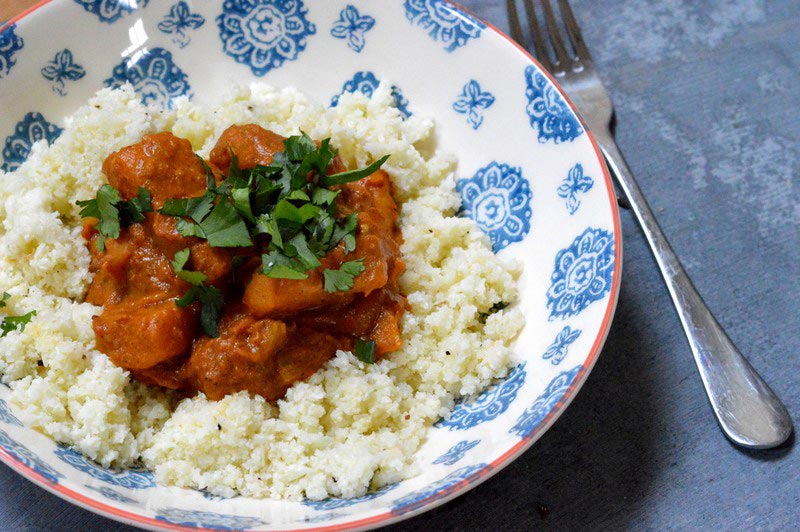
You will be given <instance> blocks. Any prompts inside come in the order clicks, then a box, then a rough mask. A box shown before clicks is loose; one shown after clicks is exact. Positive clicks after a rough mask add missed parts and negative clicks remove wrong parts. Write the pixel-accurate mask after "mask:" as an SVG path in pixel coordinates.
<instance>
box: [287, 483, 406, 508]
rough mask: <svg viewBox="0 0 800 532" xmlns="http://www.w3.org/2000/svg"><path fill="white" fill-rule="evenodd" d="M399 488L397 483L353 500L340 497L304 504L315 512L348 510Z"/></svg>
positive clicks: (305, 501)
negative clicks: (349, 507)
mask: <svg viewBox="0 0 800 532" xmlns="http://www.w3.org/2000/svg"><path fill="white" fill-rule="evenodd" d="M397 486H398V484H397V483H394V484H388V485H386V486H383V487H381V488H378V489H376V490H375V491H370V492H369V493H365V494H364V495H362V496H361V497H353V498H352V499H340V498H338V497H329V498H327V499H323V500H321V501H309V500H304V501H302V502H303V504H304V505H305V506H310V507H312V508H314V509H315V510H320V511H321V510H338V509H339V508H346V507H348V506H353V505H354V504H358V503H361V502H365V501H371V500H372V499H377V498H378V497H380V496H381V495H383V494H384V493H387V492H390V491H392V490H393V489H395V488H396V487H397Z"/></svg>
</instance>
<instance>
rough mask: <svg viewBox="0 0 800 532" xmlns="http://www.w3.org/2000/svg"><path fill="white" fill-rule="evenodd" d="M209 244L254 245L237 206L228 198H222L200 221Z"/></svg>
mask: <svg viewBox="0 0 800 532" xmlns="http://www.w3.org/2000/svg"><path fill="white" fill-rule="evenodd" d="M200 228H201V229H202V230H203V233H205V237H206V239H208V243H209V245H211V246H213V247H222V248H232V247H247V246H252V245H253V240H252V239H251V238H250V232H249V231H248V230H247V226H246V225H245V223H244V220H243V219H242V217H241V215H240V214H239V212H238V211H237V210H236V207H234V206H233V203H231V201H230V200H228V199H227V198H220V200H219V201H218V202H217V204H216V205H215V206H214V208H213V209H212V210H211V212H210V213H209V215H208V216H206V218H205V219H204V220H203V221H202V222H200Z"/></svg>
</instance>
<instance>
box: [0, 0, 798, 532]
mask: <svg viewBox="0 0 800 532" xmlns="http://www.w3.org/2000/svg"><path fill="white" fill-rule="evenodd" d="M0 1H2V2H4V3H6V4H7V3H8V2H7V0H0ZM24 1H27V0H23V2H24ZM462 3H463V4H464V5H466V6H467V7H470V8H471V9H472V10H474V11H475V12H476V13H477V14H478V15H479V16H480V17H482V18H484V19H486V20H489V21H491V22H492V23H494V24H495V25H497V26H499V27H500V28H501V29H503V30H506V29H507V21H506V16H505V1H504V0H462ZM573 7H574V8H575V11H576V15H577V17H578V19H579V22H580V24H581V25H582V27H583V29H584V33H585V37H586V40H587V43H588V45H589V48H590V49H591V51H592V54H593V56H594V58H595V62H596V63H597V66H598V69H599V70H600V72H601V73H602V74H603V77H604V79H605V80H606V82H607V85H608V88H609V90H610V92H611V94H612V97H613V98H614V101H615V103H616V105H617V111H618V135H617V138H618V140H619V144H620V146H621V147H622V150H623V151H624V152H625V154H626V156H627V158H628V162H629V163H630V166H631V168H632V169H633V171H634V173H635V174H636V175H637V176H638V178H639V180H640V183H641V185H642V188H643V189H644V191H645V193H646V195H647V196H648V198H649V199H650V202H651V204H652V206H653V208H654V209H655V210H656V211H657V214H658V216H659V220H660V222H661V224H662V226H663V228H664V230H665V232H666V233H667V235H668V236H669V238H670V240H671V241H672V244H673V246H674V247H675V249H676V251H677V252H678V254H679V255H680V257H681V258H682V259H683V262H684V264H685V265H686V267H687V269H688V270H689V272H690V274H691V276H692V277H693V279H694V281H695V284H696V285H697V287H698V289H699V290H700V292H701V293H702V294H703V295H704V296H705V298H706V301H707V302H708V303H709V305H710V306H711V308H712V310H713V311H714V312H715V314H716V315H717V317H718V319H719V321H720V322H721V323H722V324H723V326H725V327H726V328H727V330H728V332H729V334H730V336H731V337H732V338H733V340H734V341H735V342H736V343H737V344H738V346H739V347H740V348H741V350H742V351H743V352H744V353H745V354H747V355H748V356H749V358H750V360H751V361H752V363H753V364H754V365H755V366H756V368H757V369H758V370H759V371H760V372H761V374H762V375H763V376H764V378H765V379H766V380H767V381H768V382H769V383H770V384H771V385H772V387H773V389H774V390H775V391H776V392H777V393H778V394H779V395H780V396H781V397H782V398H783V399H784V401H785V403H786V405H787V407H788V408H789V411H790V413H791V414H792V415H793V417H794V418H795V420H800V383H799V381H798V377H797V375H798V370H799V369H800V367H799V366H800V342H798V336H797V332H798V331H799V330H800V312H798V310H797V307H798V305H799V304H800V143H798V141H800V52H799V51H800V30H799V29H798V25H800V2H797V1H796V0H783V1H778V0H775V1H770V2H763V1H756V0H718V1H712V0H706V1H702V0H660V1H659V0H652V1H644V0H583V1H577V0H574V1H573ZM622 222H623V230H624V239H625V268H624V269H625V272H624V276H623V283H622V293H621V296H620V303H619V308H618V311H617V315H616V318H615V320H614V326H613V328H612V330H611V334H610V336H609V339H608V343H607V344H606V348H605V350H604V351H603V354H602V355H601V357H600V359H599V362H598V363H597V366H596V368H595V370H594V371H593V372H592V375H591V376H590V378H589V380H588V382H587V384H586V386H585V387H584V388H583V390H582V391H581V392H580V393H579V394H578V396H577V398H576V400H575V402H574V403H573V404H572V406H571V407H570V408H569V409H568V410H567V412H566V413H565V414H564V416H563V417H562V418H561V419H560V420H559V421H558V422H557V423H556V425H555V426H554V427H553V429H551V430H550V431H549V432H548V433H547V434H546V435H545V436H544V437H543V438H542V440H541V441H540V442H538V443H537V444H536V445H535V446H534V447H533V448H532V449H531V450H530V451H528V452H527V453H526V454H525V455H523V456H522V457H521V458H519V459H518V460H517V461H515V462H514V463H513V464H511V465H510V466H509V467H508V468H506V469H505V470H504V471H502V472H500V473H499V474H498V475H497V476H495V477H494V478H492V479H491V480H489V481H487V482H486V483H484V484H483V485H481V486H479V487H478V488H476V489H474V490H473V491H471V492H470V493H468V494H466V495H464V496H462V497H460V498H458V499H456V500H455V501H453V502H451V503H450V504H447V505H445V506H444V507H442V508H440V509H437V510H434V511H432V512H429V513H428V514H425V515H423V516H421V517H417V518H415V519H412V520H410V521H406V522H404V523H402V524H400V525H397V526H396V527H394V530H398V531H399V530H409V531H410V530H417V529H426V530H494V529H531V528H544V529H554V530H562V529H563V530H582V529H598V528H600V529H623V528H634V529H658V530H662V529H686V528H690V527H692V528H704V529H725V530H733V529H748V530H752V529H764V530H787V529H793V528H796V527H797V523H798V521H800V463H798V458H797V452H796V451H795V449H794V447H793V445H790V446H787V447H786V448H784V449H779V450H775V451H770V452H761V453H746V452H742V451H740V450H737V449H736V448H734V447H733V446H731V445H730V444H728V443H727V441H726V440H725V439H724V437H723V436H722V434H721V433H720V431H719V430H718V428H717V426H716V424H715V421H714V418H713V416H712V414H711V410H710V408H709V406H708V403H707V401H706V398H705V395H704V392H703V388H702V385H701V383H700V379H699V378H698V376H697V372H696V370H695V368H694V364H693V362H692V360H691V353H690V351H689V348H688V345H687V344H686V341H685V339H684V337H683V334H682V332H681V329H680V323H679V321H678V318H677V316H676V315H675V312H674V311H673V309H672V307H671V303H670V301H669V297H668V294H667V291H666V288H665V287H664V285H663V283H662V281H661V279H660V277H659V275H658V271H657V269H656V266H655V263H654V262H653V260H652V258H651V256H650V253H649V250H648V248H647V246H646V244H645V242H644V239H643V238H642V236H641V234H640V233H639V230H638V227H637V225H636V223H635V221H634V220H633V218H632V217H631V215H630V213H627V212H623V220H622ZM0 493H2V494H3V497H0V527H2V529H4V530H44V529H50V530H52V529H67V530H71V529H75V530H92V529H102V530H114V531H118V530H119V531H121V530H129V528H128V527H125V526H123V525H119V524H117V523H113V522H111V521H107V520H105V519H103V518H101V517H98V516H95V515H93V514H91V513H89V512H86V511H84V510H81V509H79V508H76V507H74V506H71V505H69V504H67V503H65V502H62V501H61V500H59V499H57V498H56V497H54V496H52V495H50V494H48V493H46V492H45V491H43V490H41V489H39V488H37V487H35V486H34V485H33V484H31V483H29V482H28V481H26V480H24V479H22V478H21V477H19V476H17V475H16V474H15V473H13V472H12V471H11V470H10V469H8V468H7V467H4V466H3V467H0Z"/></svg>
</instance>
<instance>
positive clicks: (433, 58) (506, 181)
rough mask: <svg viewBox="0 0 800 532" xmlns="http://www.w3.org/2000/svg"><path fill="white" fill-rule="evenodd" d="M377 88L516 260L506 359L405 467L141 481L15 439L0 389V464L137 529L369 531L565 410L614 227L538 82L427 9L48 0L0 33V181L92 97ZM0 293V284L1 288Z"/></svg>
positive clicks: (503, 460)
mask: <svg viewBox="0 0 800 532" xmlns="http://www.w3.org/2000/svg"><path fill="white" fill-rule="evenodd" d="M381 79H386V80H390V81H391V82H392V83H393V84H394V86H395V88H396V89H395V94H396V103H397V106H398V107H399V108H400V109H401V110H402V111H403V112H404V113H407V114H412V113H413V114H415V115H418V116H422V117H430V118H432V119H433V120H435V122H436V130H437V139H438V142H439V148H440V149H441V150H444V151H445V152H450V153H453V154H455V155H456V156H457V157H458V161H459V164H458V171H457V177H458V179H459V180H458V188H459V190H460V192H461V195H462V201H463V208H462V215H463V216H471V217H472V218H474V219H475V220H476V222H477V223H478V225H479V226H480V227H481V229H482V230H484V231H485V232H486V233H487V234H488V235H489V236H490V238H491V240H492V244H493V247H494V249H495V251H496V252H497V253H499V254H501V255H505V256H507V257H509V258H515V259H518V260H520V261H522V262H523V264H524V274H523V278H522V280H521V286H520V292H521V303H520V304H521V306H522V308H523V310H524V312H525V315H526V321H527V324H526V327H525V329H524V331H523V332H522V334H521V335H520V337H519V339H518V341H517V344H516V354H517V357H518V360H519V364H518V366H517V367H516V368H515V369H514V370H513V371H512V372H511V373H510V375H509V376H508V377H507V378H506V379H503V380H502V381H500V382H497V383H496V384H495V385H493V386H492V387H490V388H489V389H488V390H486V391H485V392H483V393H482V394H481V395H479V396H478V397H472V398H468V399H465V400H464V401H462V402H461V403H460V404H459V405H458V406H457V407H456V411H455V413H454V415H453V417H452V418H451V419H450V420H449V421H446V422H440V423H439V424H437V426H435V427H434V428H433V429H431V432H430V436H429V438H428V441H427V442H426V443H425V444H424V446H423V447H422V448H421V449H420V451H419V452H418V455H417V460H418V463H419V465H420V474H419V475H417V476H415V477H413V478H410V479H408V480H406V481H403V482H401V483H399V484H396V485H392V486H388V487H386V488H383V489H381V490H379V491H378V492H375V493H371V494H368V495H366V496H364V497H360V498H358V499H351V500H340V499H328V500H326V501H321V502H313V503H312V502H304V503H301V502H285V501H272V500H256V499H247V498H242V497H236V498H232V499H222V498H219V497H214V496H211V495H209V494H206V493H203V492H198V491H192V490H184V489H177V488H169V487H164V486H157V485H155V483H154V482H153V478H152V475H151V474H150V473H149V472H146V471H137V470H126V471H110V470H105V469H103V468H101V467H99V466H97V465H96V464H93V463H91V462H90V461H88V460H86V459H85V458H83V457H82V456H81V455H79V454H77V453H75V452H73V451H70V450H68V449H65V448H62V447H59V446H57V445H56V444H55V443H53V442H52V441H51V440H49V439H48V438H46V437H45V436H42V435H40V434H38V433H36V432H34V431H32V430H30V429H27V428H26V427H24V426H23V425H22V423H20V422H19V421H18V420H17V418H16V417H15V416H14V414H13V412H12V411H11V410H10V409H9V407H8V405H7V404H6V402H5V400H4V399H6V398H7V396H8V394H9V390H8V389H7V388H5V387H0V458H2V459H3V460H4V461H5V462H6V463H8V464H9V465H11V466H12V467H14V468H15V469H16V470H18V471H19V472H20V473H22V474H23V475H25V476H26V477H28V478H30V479H32V480H34V481H35V482H37V483H38V484H40V485H42V486H43V487H45V488H47V489H49V490H50V491H53V492H55V493H57V494H59V495H61V496H63V497H65V498H67V499H68V500H71V501H72V502H75V503H76V504H81V505H83V506H85V507H89V508H91V509H93V510H95V511H98V512H100V513H103V514H105V515H108V516H111V517H114V518H116V519H120V520H123V521H127V522H131V523H135V524H139V525H142V526H157V527H174V526H200V527H205V528H222V529H231V528H234V529H235V528H265V529H268V528H312V527H320V526H329V525H330V526H337V527H338V526H372V525H378V524H385V523H387V522H390V521H391V520H395V519H399V518H402V517H406V516H409V515H413V514H414V513H418V512H421V511H424V510H425V509H429V508H432V507H433V506H436V505H438V504H441V503H442V502H444V501H446V500H448V499H450V498H452V497H454V496H455V495H456V494H458V493H461V492H463V491H465V490H466V489H469V488H470V487H472V486H474V485H475V484H476V483H478V482H480V481H482V480H484V479H485V478H487V477H488V476H489V475H491V474H493V472H496V471H497V470H498V469H500V468H501V467H503V466H504V465H505V464H507V463H508V462H509V461H510V460H511V459H513V458H514V457H515V456H517V455H518V454H519V453H521V452H522V451H523V450H524V449H526V448H527V447H528V446H529V445H530V444H531V443H532V442H533V441H534V440H536V439H537V438H538V437H540V436H541V434H542V433H543V432H544V431H545V430H546V429H547V428H548V427H549V426H550V424H551V423H552V422H553V421H554V420H555V419H556V418H557V417H558V415H559V414H560V413H561V412H562V411H563V410H564V408H566V406H567V404H568V403H569V401H570V399H571V398H572V396H573V395H574V392H575V391H576V390H577V389H578V388H579V387H580V385H581V384H582V383H583V381H584V380H585V378H586V376H587V374H588V372H589V371H590V370H591V367H592V365H593V364H594V360H595V358H596V356H597V354H598V352H599V349H600V348H601V346H602V343H603V341H604V340H605V336H606V334H607V332H608V327H609V326H610V321H611V317H612V316H613V311H614V307H615V305H616V300H617V293H618V286H619V278H620V269H621V234H620V230H619V220H618V213H617V211H616V203H615V201H616V199H615V196H614V192H613V188H612V187H611V185H610V180H609V177H608V173H607V170H606V169H605V166H604V165H603V163H602V162H601V158H600V157H599V153H598V151H597V150H596V147H595V145H594V144H593V142H592V140H591V138H590V137H589V135H588V134H587V133H586V132H585V131H584V129H583V126H582V124H581V123H580V121H579V120H578V119H577V117H576V115H575V114H574V112H573V111H572V110H571V108H570V105H569V104H568V102H567V101H566V100H565V98H564V97H563V96H562V94H561V92H560V90H559V89H558V88H557V87H556V86H555V85H554V83H553V81H552V80H551V79H550V77H549V76H548V75H547V74H546V73H544V72H543V71H542V70H541V69H540V68H539V67H538V66H537V65H536V64H535V63H533V62H532V60H531V59H530V58H529V57H528V56H527V55H526V54H524V53H523V52H521V51H520V50H519V49H518V48H517V47H515V46H514V45H513V44H512V43H510V41H508V40H507V39H506V38H505V37H504V36H503V35H501V34H500V33H498V32H496V30H494V29H492V28H490V27H487V26H486V25H485V24H484V23H482V22H480V21H478V20H477V19H475V18H473V17H471V16H470V15H469V14H467V13H466V12H464V11H463V10H460V9H459V8H456V7H455V6H453V5H451V4H449V3H446V2H444V1H442V0H405V1H401V0H397V1H392V2H380V3H377V2H367V1H366V0H303V1H300V0H226V1H225V2H222V1H208V2H206V1H204V2H199V1H195V2H187V1H177V2H175V1H173V0H170V1H160V0H138V1H136V0H119V1H113V0H54V1H52V2H50V3H46V4H45V5H43V6H41V7H40V8H39V9H37V10H35V11H33V12H32V13H30V14H29V15H28V16H26V17H25V18H24V19H21V20H19V21H17V22H16V23H12V24H10V25H8V26H6V28H5V30H4V31H3V33H2V37H0V109H3V111H2V113H0V147H2V158H0V163H2V168H3V170H5V171H12V170H13V169H15V168H16V167H17V166H18V165H19V164H20V163H21V162H22V161H24V159H25V157H26V155H27V153H28V152H29V151H30V149H31V146H32V145H33V143H34V142H36V141H38V140H41V139H46V140H52V139H54V138H56V137H57V135H58V134H59V133H60V131H61V128H62V127H63V125H64V118H65V117H66V116H68V115H69V114H70V113H71V112H73V111H74V110H75V109H77V108H78V107H79V106H81V105H82V104H84V103H85V102H86V100H87V99H88V98H89V97H90V96H91V95H92V94H93V93H94V92H95V91H96V90H97V89H99V88H101V87H103V86H116V85H119V84H121V83H124V82H131V83H132V84H133V85H134V87H135V89H136V90H137V92H138V93H139V94H140V96H141V97H142V99H143V100H144V101H147V102H149V103H153V104H156V105H162V106H169V105H170V101H171V99H172V98H175V97H177V96H180V95H183V94H189V95H191V96H192V97H193V98H195V99H198V100H212V99H214V98H215V97H216V96H218V95H220V94H221V93H223V92H224V91H226V90H228V89H229V88H230V87H231V86H232V85H236V84H242V83H248V82H251V81H264V82H266V83H269V84H272V85H274V86H287V85H291V86H295V87H297V88H299V89H300V90H302V91H303V92H305V93H307V94H309V95H310V96H312V97H314V98H316V99H318V100H320V101H323V102H329V101H332V100H333V101H335V99H336V97H337V95H339V94H340V93H342V92H344V91H361V92H365V93H367V94H369V93H371V91H372V90H374V89H375V87H376V86H377V83H378V82H379V80H381ZM0 288H2V287H0Z"/></svg>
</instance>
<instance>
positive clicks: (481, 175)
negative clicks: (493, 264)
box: [456, 162, 531, 253]
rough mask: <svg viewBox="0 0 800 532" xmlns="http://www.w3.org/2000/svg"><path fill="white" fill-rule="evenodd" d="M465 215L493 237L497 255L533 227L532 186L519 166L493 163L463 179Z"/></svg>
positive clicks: (459, 184)
mask: <svg viewBox="0 0 800 532" xmlns="http://www.w3.org/2000/svg"><path fill="white" fill-rule="evenodd" d="M456 190H458V191H459V192H461V211H462V214H464V215H465V216H468V217H470V218H472V219H473V220H475V223H477V224H478V227H480V228H481V230H482V231H483V232H484V233H486V234H487V235H489V238H490V239H491V241H492V248H493V249H494V251H495V253H497V252H498V251H500V250H501V249H503V248H504V247H506V246H508V245H509V244H510V243H512V242H519V241H520V240H522V239H523V238H525V235H527V234H528V231H530V228H531V187H530V185H528V181H527V180H526V179H525V178H524V177H522V170H521V169H520V168H519V167H516V166H509V165H507V164H499V163H497V162H492V163H490V164H489V165H488V166H486V167H484V168H481V169H480V170H478V171H477V172H476V173H475V175H474V176H472V177H471V178H470V179H459V180H458V183H456Z"/></svg>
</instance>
